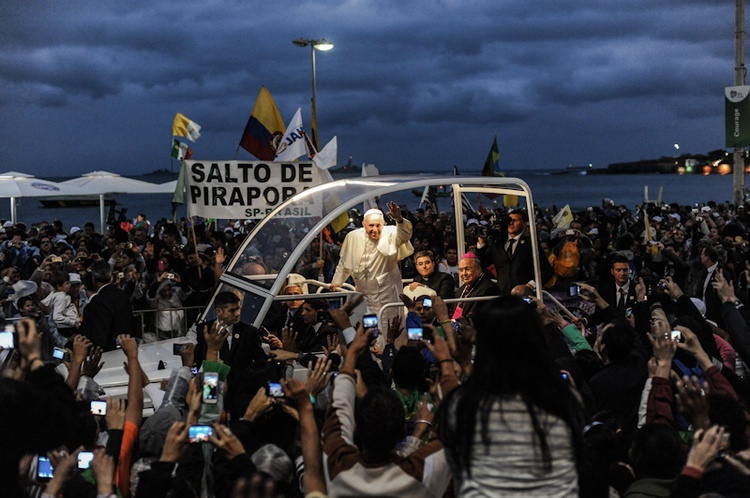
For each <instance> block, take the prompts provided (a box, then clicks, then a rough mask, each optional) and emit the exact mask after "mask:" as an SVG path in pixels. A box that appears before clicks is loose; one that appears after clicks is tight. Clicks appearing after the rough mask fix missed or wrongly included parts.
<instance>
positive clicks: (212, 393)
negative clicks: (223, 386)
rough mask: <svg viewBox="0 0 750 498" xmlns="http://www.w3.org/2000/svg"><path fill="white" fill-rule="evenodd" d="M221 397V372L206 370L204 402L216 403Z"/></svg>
mask: <svg viewBox="0 0 750 498" xmlns="http://www.w3.org/2000/svg"><path fill="white" fill-rule="evenodd" d="M218 399H219V374H217V373H214V372H206V373H204V374H203V402H204V403H216V400H218Z"/></svg>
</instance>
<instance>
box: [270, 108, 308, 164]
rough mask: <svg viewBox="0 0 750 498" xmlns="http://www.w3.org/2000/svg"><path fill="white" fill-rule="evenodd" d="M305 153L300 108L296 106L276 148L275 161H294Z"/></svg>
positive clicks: (305, 146) (305, 147)
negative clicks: (295, 110)
mask: <svg viewBox="0 0 750 498" xmlns="http://www.w3.org/2000/svg"><path fill="white" fill-rule="evenodd" d="M305 154H307V145H306V143H305V132H304V130H303V129H302V109H300V108H299V107H298V108H297V112H296V113H294V117H293V118H292V120H291V121H290V122H289V126H287V127H286V133H284V137H283V138H282V139H281V142H280V143H279V146H278V147H277V149H276V159H275V160H276V161H294V160H296V159H297V158H299V157H301V156H304V155H305Z"/></svg>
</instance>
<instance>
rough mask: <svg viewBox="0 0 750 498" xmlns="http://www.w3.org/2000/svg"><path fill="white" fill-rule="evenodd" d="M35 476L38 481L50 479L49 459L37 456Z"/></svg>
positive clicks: (50, 466) (50, 467) (50, 465)
mask: <svg viewBox="0 0 750 498" xmlns="http://www.w3.org/2000/svg"><path fill="white" fill-rule="evenodd" d="M36 476H37V477H38V478H40V479H52V477H54V476H53V475H52V464H51V463H50V461H49V458H47V457H46V456H42V455H39V458H38V459H37V466H36Z"/></svg>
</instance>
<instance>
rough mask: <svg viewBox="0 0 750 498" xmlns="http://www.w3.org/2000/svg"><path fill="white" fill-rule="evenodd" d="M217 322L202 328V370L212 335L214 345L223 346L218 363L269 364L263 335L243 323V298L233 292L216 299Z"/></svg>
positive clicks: (197, 350) (197, 351) (198, 359)
mask: <svg viewBox="0 0 750 498" xmlns="http://www.w3.org/2000/svg"><path fill="white" fill-rule="evenodd" d="M214 309H215V310H216V320H214V321H209V322H206V323H205V324H203V325H202V326H199V328H198V331H197V332H198V333H197V339H198V343H197V344H196V346H195V362H196V364H197V366H198V367H200V365H201V364H202V363H203V360H205V359H206V353H207V352H208V348H207V345H206V336H205V334H208V335H209V336H210V339H211V341H212V342H213V343H220V344H221V346H220V349H219V357H218V359H219V360H221V361H223V362H224V363H226V364H227V365H229V366H230V367H233V366H240V365H247V364H249V363H251V362H253V361H266V358H267V356H266V353H265V351H264V350H263V348H262V346H261V340H262V334H261V332H260V331H259V330H258V329H257V328H255V327H253V326H252V325H247V324H245V323H242V322H241V321H240V298H239V297H237V295H236V294H235V293H233V292H229V291H224V292H220V293H218V294H217V295H216V298H215V299H214Z"/></svg>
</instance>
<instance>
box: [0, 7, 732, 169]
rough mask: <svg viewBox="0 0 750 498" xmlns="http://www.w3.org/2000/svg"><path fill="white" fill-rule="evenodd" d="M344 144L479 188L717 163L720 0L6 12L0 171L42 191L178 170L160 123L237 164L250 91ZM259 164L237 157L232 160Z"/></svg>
mask: <svg viewBox="0 0 750 498" xmlns="http://www.w3.org/2000/svg"><path fill="white" fill-rule="evenodd" d="M299 37H304V38H322V37H325V38H328V39H329V40H331V41H333V42H334V43H335V48H334V49H333V50H332V51H330V52H327V53H318V57H317V62H318V71H317V75H318V124H319V129H320V135H321V141H322V142H323V143H324V142H326V141H327V140H329V139H330V138H332V137H333V136H334V135H338V143H339V164H342V163H344V162H346V160H347V159H348V157H349V156H351V157H352V160H353V162H354V163H357V164H359V163H362V162H368V163H374V164H376V165H377V166H378V167H379V168H380V169H381V171H402V170H423V171H438V172H442V171H445V172H449V171H450V170H451V168H452V166H453V165H454V164H456V165H458V166H459V168H460V169H461V172H462V174H468V173H470V172H477V173H478V172H479V171H481V168H482V164H483V162H484V159H485V157H486V155H487V152H488V150H489V147H490V144H491V142H492V137H493V135H495V134H497V136H498V144H499V147H500V156H501V163H502V165H503V166H504V167H505V168H509V169H525V168H557V167H564V166H566V165H569V164H573V165H583V164H588V163H593V164H594V166H595V167H604V166H606V165H607V164H608V163H610V162H620V161H631V160H638V159H641V158H651V157H659V156H661V155H672V154H674V152H675V150H674V147H673V144H674V143H679V144H680V152H693V153H698V152H706V151H709V150H713V149H718V148H722V147H723V146H724V130H723V113H724V104H723V102H724V100H723V99H724V97H723V89H724V87H725V86H729V85H732V84H733V65H734V64H733V43H734V42H733V39H734V2H733V1H731V0H723V1H718V0H680V1H677V2H676V1H674V0H670V1H666V0H618V1H614V0H579V1H573V0H554V1H550V0H544V1H539V0H443V1H423V0H413V1H403V0H370V1H365V0H348V1H347V0H345V1H331V0H318V1H314V2H305V1H287V0H277V1H273V2H268V1H259V0H242V1H219V0H200V1H195V0H183V1H181V2H167V1H164V0H148V1H129V2H109V1H101V0H96V1H93V0H76V1H72V2H60V1H29V0H5V1H4V2H3V3H2V6H0V148H1V149H2V156H3V162H4V166H3V167H2V170H3V171H6V170H11V169H12V170H18V171H23V172H27V173H31V174H35V175H37V176H40V177H44V176H59V175H76V174H80V173H85V172H88V171H92V170H96V169H104V170H110V171H115V172H118V173H121V174H139V173H143V172H148V171H151V170H154V169H157V168H169V167H170V158H169V152H170V140H171V136H170V135H171V128H170V127H171V123H172V119H173V117H174V115H175V113H176V112H182V113H183V114H185V115H187V116H188V117H189V118H191V119H192V120H194V121H196V122H197V123H199V124H200V125H201V126H202V127H203V130H202V134H203V136H202V137H201V138H200V139H199V140H198V141H197V143H195V144H191V145H192V147H193V149H194V151H195V158H198V159H231V158H232V157H233V155H234V152H235V149H236V147H237V143H238V142H239V139H240V135H241V133H242V130H243V128H244V126H245V123H246V122H247V119H248V116H249V114H250V111H251V109H252V106H253V103H254V101H255V98H256V96H257V94H258V91H259V89H260V87H261V85H263V84H265V85H266V86H267V87H268V88H269V90H270V91H271V93H272V94H273V96H274V98H275V99H276V102H277V104H278V106H279V109H280V111H281V114H282V117H283V118H284V120H285V122H288V121H289V120H290V119H291V117H292V115H293V113H294V111H295V110H296V108H297V107H302V110H303V119H304V121H305V124H306V126H309V125H308V123H309V119H310V107H309V102H310V94H311V83H310V51H309V49H302V48H298V47H295V46H294V45H293V44H292V43H291V42H292V40H293V39H295V38H299ZM250 157H251V156H250V155H249V154H248V153H246V152H244V151H240V155H239V158H243V159H249V158H250Z"/></svg>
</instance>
